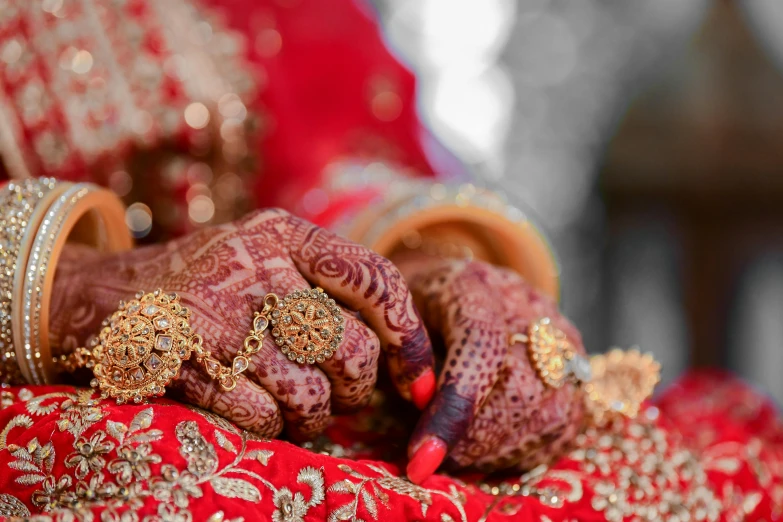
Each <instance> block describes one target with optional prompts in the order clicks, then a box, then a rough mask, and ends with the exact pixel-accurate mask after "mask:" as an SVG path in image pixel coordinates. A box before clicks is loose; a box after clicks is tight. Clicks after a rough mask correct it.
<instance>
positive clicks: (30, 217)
mask: <svg viewBox="0 0 783 522" xmlns="http://www.w3.org/2000/svg"><path fill="white" fill-rule="evenodd" d="M56 187H57V182H56V181H55V180H54V179H51V178H41V179H36V180H23V181H12V182H10V183H8V184H7V185H5V186H4V187H3V188H2V189H1V190H0V296H1V297H2V298H1V299H0V384H21V383H23V382H24V378H23V376H22V374H21V372H20V370H19V365H18V362H17V360H16V352H15V351H14V346H15V342H14V334H15V332H14V329H13V321H12V320H11V317H12V302H13V298H14V295H15V294H16V293H17V291H18V286H16V274H17V273H18V272H21V267H24V266H25V265H26V263H27V256H28V255H29V250H28V249H29V246H30V242H29V241H28V240H27V238H29V236H30V235H31V234H33V233H34V231H35V230H36V229H37V227H38V224H39V220H38V218H40V217H41V213H40V212H36V209H38V208H45V207H46V206H47V204H48V202H49V201H50V200H51V199H52V198H53V197H54V196H55V195H56V194H55V191H54V189H55V188H56ZM24 245H26V248H23V246H24Z"/></svg>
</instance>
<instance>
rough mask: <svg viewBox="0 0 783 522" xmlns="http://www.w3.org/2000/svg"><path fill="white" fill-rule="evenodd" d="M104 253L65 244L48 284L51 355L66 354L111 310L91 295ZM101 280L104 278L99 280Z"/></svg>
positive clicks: (95, 329) (87, 336) (82, 340)
mask: <svg viewBox="0 0 783 522" xmlns="http://www.w3.org/2000/svg"><path fill="white" fill-rule="evenodd" d="M103 257H104V256H103V255H102V254H101V253H100V252H99V251H98V250H96V249H94V248H91V247H88V246H85V245H78V244H73V245H66V246H65V247H64V248H63V253H62V256H61V257H60V262H59V263H58V265H57V272H56V273H55V277H54V284H53V285H52V300H51V314H50V322H49V340H50V343H51V347H52V355H55V356H58V355H67V354H69V353H71V352H72V351H73V350H74V349H75V348H77V347H78V346H84V345H85V343H86V342H87V340H88V338H89V337H90V336H92V335H95V334H96V333H97V332H98V331H99V330H100V325H101V322H102V321H103V319H104V318H105V317H106V316H107V315H109V314H110V313H111V312H112V309H110V308H108V307H107V309H105V310H104V309H103V308H104V307H103V306H102V304H103V302H104V300H103V299H101V298H100V297H99V296H97V295H95V286H94V283H93V280H94V277H95V274H96V273H98V270H97V268H98V266H99V264H100V262H101V259H102V258H103ZM103 282H104V283H105V281H103Z"/></svg>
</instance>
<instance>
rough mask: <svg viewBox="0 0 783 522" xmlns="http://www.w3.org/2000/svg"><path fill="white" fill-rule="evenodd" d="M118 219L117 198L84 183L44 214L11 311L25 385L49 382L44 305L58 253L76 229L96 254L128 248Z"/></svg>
mask: <svg viewBox="0 0 783 522" xmlns="http://www.w3.org/2000/svg"><path fill="white" fill-rule="evenodd" d="M124 217H125V208H124V206H123V204H122V202H121V201H120V200H119V198H117V196H115V195H114V194H113V193H111V192H110V191H108V190H104V189H101V188H100V187H98V186H96V185H92V184H88V183H81V184H78V185H70V186H68V187H66V189H65V191H64V192H62V193H61V194H60V195H59V197H57V199H56V200H55V201H54V202H53V203H52V204H51V206H50V207H49V208H48V209H47V210H46V215H45V217H44V219H43V221H42V223H41V226H40V228H39V229H38V231H37V233H36V234H35V238H34V241H33V246H32V250H31V252H30V256H29V259H28V262H27V265H26V270H25V271H24V280H23V284H22V289H23V290H22V296H21V297H22V298H21V301H20V302H19V304H20V305H21V306H16V304H15V306H14V308H15V310H17V314H21V315H19V317H18V318H19V320H20V321H19V322H20V324H21V342H20V343H19V344H17V345H16V355H17V359H18V360H19V361H20V362H21V364H20V365H19V366H20V369H21V371H22V373H23V374H24V376H25V377H26V378H27V380H28V382H31V383H33V384H49V383H52V382H54V381H55V376H56V372H55V368H54V366H53V365H52V364H51V360H52V358H51V349H50V346H49V306H50V303H51V289H52V286H53V283H54V276H55V271H56V267H57V262H58V260H59V257H60V254H61V252H62V248H63V247H64V246H65V244H66V242H67V241H68V240H69V238H71V235H72V233H73V232H75V231H76V230H77V229H78V231H79V232H80V233H82V234H84V235H85V237H83V238H80V239H82V240H84V242H86V243H87V244H90V245H91V246H94V247H96V248H98V249H99V250H107V251H110V252H118V251H122V250H127V249H129V248H131V247H132V246H133V242H132V239H131V236H130V233H129V231H128V228H127V227H126V226H125V220H124Z"/></svg>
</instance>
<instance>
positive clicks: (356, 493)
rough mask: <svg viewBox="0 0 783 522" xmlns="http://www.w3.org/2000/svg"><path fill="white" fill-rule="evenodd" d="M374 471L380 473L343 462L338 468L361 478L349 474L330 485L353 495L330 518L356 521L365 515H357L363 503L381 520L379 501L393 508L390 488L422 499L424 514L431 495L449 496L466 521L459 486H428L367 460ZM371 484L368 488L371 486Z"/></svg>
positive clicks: (374, 516) (334, 488)
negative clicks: (372, 474) (369, 472)
mask: <svg viewBox="0 0 783 522" xmlns="http://www.w3.org/2000/svg"><path fill="white" fill-rule="evenodd" d="M366 466H367V467H368V468H370V469H371V470H372V471H374V472H376V473H378V474H379V475H380V477H370V476H367V475H364V474H362V473H360V472H358V471H356V470H355V469H353V468H351V467H350V466H348V465H346V464H340V465H339V466H338V468H339V469H340V470H341V471H344V472H345V473H348V474H349V475H350V476H351V477H353V478H354V479H358V480H359V482H355V481H353V480H351V479H350V478H346V479H343V480H341V481H338V482H336V483H334V484H332V485H331V486H330V487H329V491H332V492H335V493H346V494H350V495H352V496H353V498H352V499H351V500H349V501H348V502H347V503H346V504H343V505H342V506H339V507H337V508H336V509H334V510H333V511H332V512H331V513H329V522H337V521H339V520H355V521H357V522H359V521H361V520H362V519H360V518H358V514H357V513H358V511H359V507H360V505H361V506H363V507H364V510H365V511H366V512H367V513H368V514H369V515H370V516H371V517H372V519H373V520H379V509H378V503H379V502H380V504H381V505H382V506H383V507H385V508H386V509H390V506H389V500H390V499H389V495H388V493H386V491H391V492H393V493H396V494H398V495H403V496H406V497H409V498H411V499H413V500H415V501H416V502H418V503H419V506H420V507H421V515H422V516H423V517H426V516H427V510H428V508H429V507H430V506H431V505H432V495H440V496H443V497H445V498H446V499H448V500H449V501H450V502H451V503H452V505H454V507H455V508H456V509H457V511H458V512H459V514H460V517H461V520H462V521H463V522H466V521H467V515H466V514H465V509H464V508H463V506H462V504H463V503H464V497H462V496H461V495H460V494H459V493H458V492H457V489H456V488H454V487H453V486H452V488H451V491H450V492H449V493H446V492H443V491H438V490H432V489H425V488H422V487H421V486H417V485H415V484H413V483H411V482H408V481H407V480H405V479H402V478H400V477H396V476H394V475H392V474H391V473H389V472H388V471H387V470H386V469H384V468H382V467H380V466H374V465H372V464H366ZM368 487H369V489H368Z"/></svg>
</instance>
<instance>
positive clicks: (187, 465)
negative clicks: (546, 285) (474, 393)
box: [0, 373, 783, 522]
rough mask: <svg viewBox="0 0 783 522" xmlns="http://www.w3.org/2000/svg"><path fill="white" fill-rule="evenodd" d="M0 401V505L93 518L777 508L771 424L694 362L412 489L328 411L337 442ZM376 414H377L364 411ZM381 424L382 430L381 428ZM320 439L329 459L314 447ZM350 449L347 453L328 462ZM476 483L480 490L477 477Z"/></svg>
mask: <svg viewBox="0 0 783 522" xmlns="http://www.w3.org/2000/svg"><path fill="white" fill-rule="evenodd" d="M1 393H2V399H1V400H2V410H0V514H2V515H3V516H5V517H14V516H16V517H29V516H31V515H35V514H39V513H47V514H48V515H51V516H53V517H54V518H56V519H62V520H66V519H68V520H70V519H71V518H70V517H71V516H73V515H76V516H79V517H90V516H93V517H96V518H97V517H98V516H99V515H100V517H101V519H102V520H183V521H184V520H239V519H242V518H244V519H247V518H248V517H253V518H255V519H258V520H273V521H275V522H281V521H286V522H295V521H296V522H298V521H305V520H306V521H319V520H323V521H336V520H363V521H374V520H432V521H440V522H443V521H478V520H487V521H506V520H535V521H539V520H540V521H558V520H562V521H567V520H610V521H620V520H680V521H685V520H710V521H712V520H721V521H733V520H779V519H781V516H783V473H781V471H782V470H783V429H782V428H783V425H781V420H780V416H779V414H778V412H777V410H776V409H775V406H774V405H773V404H772V403H771V402H770V401H769V400H767V399H765V398H764V397H762V396H761V395H759V394H758V393H756V392H754V391H753V390H752V389H750V388H749V387H747V386H746V385H744V384H743V383H741V382H740V381H739V380H737V379H734V378H732V377H730V376H727V375H722V374H710V373H701V374H692V375H688V376H686V377H684V378H683V379H681V380H680V381H679V382H678V383H676V384H674V385H673V386H671V387H670V388H669V389H668V390H667V391H666V392H665V393H663V395H661V397H660V398H659V399H658V400H657V401H655V404H653V405H649V406H648V407H647V408H646V409H645V410H644V412H643V413H642V414H641V415H640V417H639V418H637V419H636V420H633V421H624V422H617V423H615V424H613V425H611V426H609V427H606V428H603V429H594V428H590V429H587V430H586V431H585V432H584V433H583V434H582V435H580V436H579V438H578V439H577V441H576V443H575V446H574V447H573V448H572V449H571V450H570V452H569V453H568V454H567V455H564V456H563V457H562V458H560V459H559V460H558V461H557V462H555V463H554V464H553V465H551V466H550V467H548V468H544V467H541V468H537V469H535V470H532V471H531V472H529V473H527V474H526V475H523V476H522V477H521V478H520V477H518V476H517V477H507V478H506V480H505V482H502V483H498V484H505V489H506V490H508V491H509V492H510V493H511V494H501V495H498V496H493V495H492V494H491V493H487V492H485V491H482V489H481V488H480V487H478V486H477V485H476V484H475V483H474V482H473V479H475V477H467V476H464V477H461V479H457V478H450V477H448V476H445V475H436V476H433V477H432V478H430V479H429V480H427V481H426V482H425V483H424V485H423V487H419V486H415V485H413V484H411V483H409V482H408V481H407V480H405V479H404V478H400V477H399V474H400V469H401V467H400V464H401V462H387V461H382V460H379V459H378V455H381V454H383V453H388V451H389V450H390V448H394V447H395V446H396V445H397V444H398V443H399V442H400V441H399V440H398V439H396V440H395V438H396V431H395V429H394V428H395V424H394V422H395V421H394V420H393V419H391V418H386V423H387V425H388V429H384V430H378V429H377V427H378V424H375V425H374V429H373V431H372V432H366V431H365V432H363V431H362V430H367V429H368V426H367V423H366V422H363V420H362V417H351V418H345V419H340V420H338V421H336V424H335V426H334V427H333V431H334V432H339V433H342V435H343V436H342V437H341V438H342V440H343V445H336V444H334V443H326V444H324V443H320V447H317V448H313V451H311V450H308V449H303V448H300V447H297V446H293V445H291V444H289V443H287V442H283V441H264V440H260V439H258V438H256V437H255V436H253V435H251V434H249V433H248V432H245V431H241V430H239V429H237V428H236V427H235V426H233V425H232V424H230V423H228V422H226V421H225V420H223V419H221V418H220V417H217V416H215V415H213V414H210V413H206V412H204V411H200V410H195V409H192V408H189V407H187V406H185V405H182V404H178V403H175V402H173V401H169V400H165V399H163V400H157V401H155V402H154V403H152V404H147V405H123V406H118V405H116V404H114V403H113V402H111V401H98V400H95V398H94V397H93V393H92V392H91V391H90V390H80V389H76V388H73V387H67V386H50V387H27V388H8V389H4V390H3V391H2V392H1ZM377 421H378V417H376V422H377ZM383 432H385V433H387V435H386V436H385V437H384V436H382V435H379V433H383ZM323 450H328V452H329V453H331V455H326V454H323V453H321V452H320V451H323ZM346 455H356V456H357V460H354V459H348V458H341V456H346ZM485 489H486V487H485Z"/></svg>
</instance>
